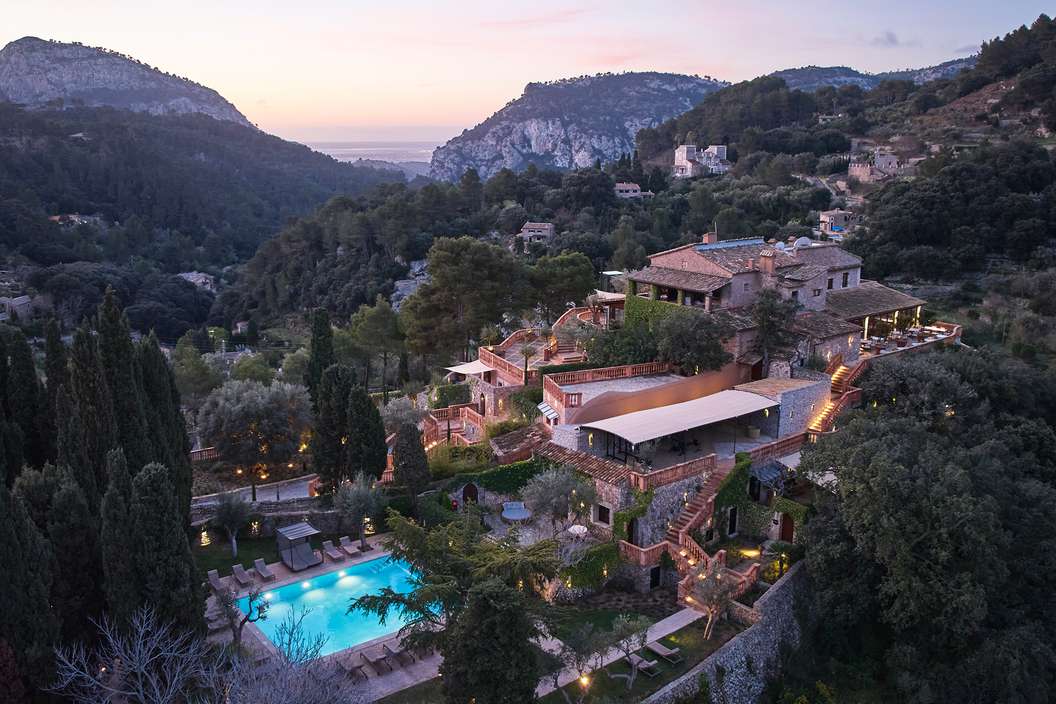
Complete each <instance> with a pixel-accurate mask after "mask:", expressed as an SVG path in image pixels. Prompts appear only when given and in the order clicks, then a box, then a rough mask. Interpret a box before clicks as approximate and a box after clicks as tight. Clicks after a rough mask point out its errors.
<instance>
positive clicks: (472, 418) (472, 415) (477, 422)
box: [462, 405, 485, 433]
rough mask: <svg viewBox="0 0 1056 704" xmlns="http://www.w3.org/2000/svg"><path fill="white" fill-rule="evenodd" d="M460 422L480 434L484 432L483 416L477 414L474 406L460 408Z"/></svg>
mask: <svg viewBox="0 0 1056 704" xmlns="http://www.w3.org/2000/svg"><path fill="white" fill-rule="evenodd" d="M462 422H463V423H464V424H466V425H472V426H474V427H475V428H476V429H477V430H479V431H480V432H482V433H483V432H484V425H485V423H484V416H482V415H480V413H478V412H477V409H476V407H475V406H473V405H470V406H463V407H462Z"/></svg>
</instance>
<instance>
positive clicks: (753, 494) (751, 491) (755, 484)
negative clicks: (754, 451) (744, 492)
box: [748, 477, 762, 501]
mask: <svg viewBox="0 0 1056 704" xmlns="http://www.w3.org/2000/svg"><path fill="white" fill-rule="evenodd" d="M761 487H762V485H761V484H760V483H759V480H758V479H757V478H756V477H749V478H748V498H749V499H751V500H752V501H758V500H759V489H760V488H761Z"/></svg>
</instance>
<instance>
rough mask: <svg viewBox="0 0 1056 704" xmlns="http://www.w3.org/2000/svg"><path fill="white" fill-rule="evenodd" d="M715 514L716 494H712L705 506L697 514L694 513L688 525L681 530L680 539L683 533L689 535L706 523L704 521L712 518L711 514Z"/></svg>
mask: <svg viewBox="0 0 1056 704" xmlns="http://www.w3.org/2000/svg"><path fill="white" fill-rule="evenodd" d="M714 514H715V496H714V495H712V496H710V497H709V498H708V500H707V502H706V503H705V504H704V506H703V507H702V508H701V509H700V510H699V511H697V512H696V513H695V514H693V516H692V517H691V518H690V519H689V523H687V524H686V526H685V527H684V528H683V529H682V530H681V531H680V532H679V540H681V534H682V533H685V534H686V536H687V537H688V536H689V534H690V533H692V532H693V531H695V530H696V529H697V528H700V527H701V526H702V525H704V522H705V521H706V520H708V519H709V518H711V516H712V515H714Z"/></svg>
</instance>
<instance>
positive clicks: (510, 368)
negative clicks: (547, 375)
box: [477, 347, 539, 386]
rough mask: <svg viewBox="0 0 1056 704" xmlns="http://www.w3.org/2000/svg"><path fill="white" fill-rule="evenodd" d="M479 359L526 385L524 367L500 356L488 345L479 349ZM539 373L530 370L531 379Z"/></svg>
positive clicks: (529, 376)
mask: <svg viewBox="0 0 1056 704" xmlns="http://www.w3.org/2000/svg"><path fill="white" fill-rule="evenodd" d="M477 359H479V360H480V361H481V362H483V363H484V364H486V365H488V366H489V367H491V368H492V369H497V370H498V371H500V372H503V373H505V374H507V375H509V376H511V377H513V378H514V379H515V380H517V381H518V382H519V383H520V384H521V385H522V386H523V385H524V368H523V367H519V366H517V365H516V364H514V363H512V362H510V361H509V360H507V359H505V358H503V357H500V356H499V355H497V354H495V353H494V352H492V351H491V350H489V349H488V348H487V347H481V348H480V349H479V350H477ZM538 374H539V372H538V371H536V370H534V369H529V370H528V378H529V379H531V378H533V376H538Z"/></svg>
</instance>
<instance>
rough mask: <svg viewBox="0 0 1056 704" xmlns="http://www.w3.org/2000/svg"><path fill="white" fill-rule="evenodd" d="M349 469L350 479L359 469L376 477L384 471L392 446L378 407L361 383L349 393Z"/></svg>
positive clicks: (346, 451) (346, 448) (346, 449)
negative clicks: (389, 443)
mask: <svg viewBox="0 0 1056 704" xmlns="http://www.w3.org/2000/svg"><path fill="white" fill-rule="evenodd" d="M345 453H346V454H347V456H348V463H347V464H348V473H347V474H346V475H345V477H346V478H348V479H351V478H352V477H354V476H356V475H357V474H359V473H360V472H364V473H365V474H366V475H367V476H370V477H374V478H375V479H377V478H380V477H381V473H382V472H384V471H385V462H386V460H387V459H388V453H389V449H388V446H387V445H386V444H385V424H384V422H382V420H381V413H379V412H378V407H377V406H375V405H374V402H373V401H371V400H370V395H369V394H367V391H366V389H364V388H363V387H362V386H353V387H352V391H351V392H350V393H349V395H348V442H346V443H345Z"/></svg>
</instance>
